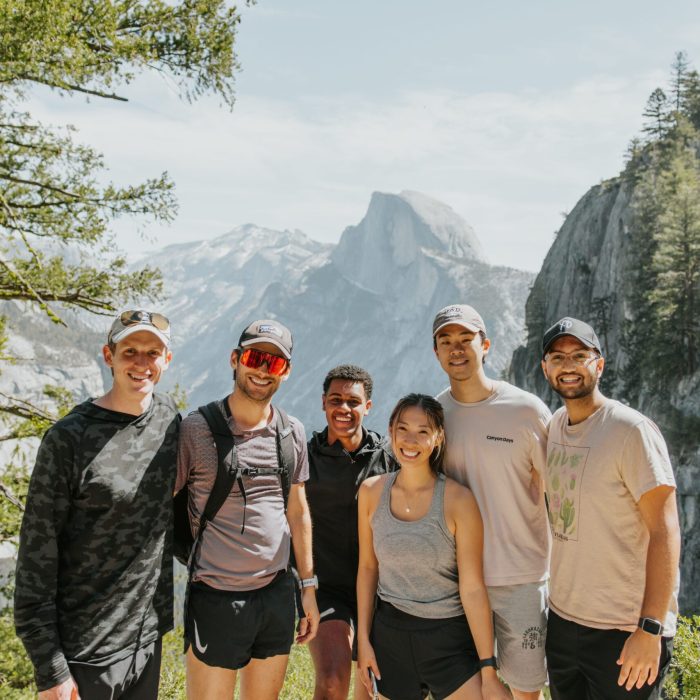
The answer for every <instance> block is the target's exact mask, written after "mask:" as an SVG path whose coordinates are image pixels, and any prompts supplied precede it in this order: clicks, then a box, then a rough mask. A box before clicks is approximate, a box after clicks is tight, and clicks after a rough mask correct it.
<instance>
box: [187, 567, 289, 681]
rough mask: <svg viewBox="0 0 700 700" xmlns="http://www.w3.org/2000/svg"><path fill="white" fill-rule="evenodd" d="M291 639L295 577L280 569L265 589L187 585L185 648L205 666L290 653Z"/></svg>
mask: <svg viewBox="0 0 700 700" xmlns="http://www.w3.org/2000/svg"><path fill="white" fill-rule="evenodd" d="M293 642H294V578H293V576H292V574H291V572H287V571H280V572H279V573H278V574H277V576H276V577H275V578H274V579H273V580H272V581H271V582H270V583H269V584H268V585H267V586H264V587H263V588H258V589H256V590H254V591H222V590H219V589H217V588H212V587H211V586H207V585H206V584H205V583H202V582H201V581H196V582H194V583H192V584H191V585H190V591H189V598H188V602H187V610H186V614H185V651H187V648H188V647H189V646H192V653H193V654H194V655H195V656H196V657H197V658H198V659H199V660H200V661H202V662H203V663H205V664H207V666H218V667H220V668H229V669H232V670H236V669H239V668H243V666H245V665H246V664H247V663H248V662H249V661H250V660H251V659H266V658H268V657H270V656H278V655H280V654H289V650H290V649H291V646H292V643H293Z"/></svg>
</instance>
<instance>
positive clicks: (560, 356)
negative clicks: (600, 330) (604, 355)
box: [545, 350, 600, 367]
mask: <svg viewBox="0 0 700 700" xmlns="http://www.w3.org/2000/svg"><path fill="white" fill-rule="evenodd" d="M599 357H600V355H598V353H594V352H592V351H591V350H577V351H576V352H549V353H547V355H546V356H545V360H546V361H547V362H548V363H549V364H550V365H552V366H553V367H562V366H563V365H564V364H565V363H566V361H567V360H571V361H572V362H573V363H574V364H575V365H586V364H588V363H589V362H590V361H591V360H597V359H598V358H599Z"/></svg>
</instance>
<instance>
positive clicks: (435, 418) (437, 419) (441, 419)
mask: <svg viewBox="0 0 700 700" xmlns="http://www.w3.org/2000/svg"><path fill="white" fill-rule="evenodd" d="M412 406H415V407H416V408H420V409H421V411H423V413H425V415H426V416H427V418H428V425H429V426H430V427H431V428H432V429H433V430H434V431H435V432H436V433H437V434H438V437H439V438H440V440H439V442H438V444H437V445H436V446H435V448H434V449H433V451H432V452H431V454H430V458H429V459H428V464H430V468H431V469H432V470H433V472H435V473H436V474H441V473H442V472H443V468H442V463H443V461H444V459H445V449H444V448H445V414H444V412H443V410H442V405H441V404H440V402H439V401H436V400H435V399H434V398H433V397H432V396H428V395H427V394H406V396H404V397H403V398H402V399H399V402H398V403H397V404H396V406H394V410H393V411H392V412H391V416H390V418H389V430H390V431H391V430H392V429H393V427H394V425H395V424H396V423H397V422H398V420H399V419H400V418H401V414H402V413H403V412H404V411H405V410H406V409H407V408H411V407H412Z"/></svg>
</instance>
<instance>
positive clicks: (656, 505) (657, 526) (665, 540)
mask: <svg viewBox="0 0 700 700" xmlns="http://www.w3.org/2000/svg"><path fill="white" fill-rule="evenodd" d="M637 506H638V507H639V512H640V514H641V516H642V519H643V520H644V524H645V525H646V527H647V529H648V530H649V548H648V549H647V559H646V579H645V587H644V598H643V601H642V609H641V613H640V617H650V618H653V619H654V620H659V621H660V622H661V623H662V624H663V621H664V619H665V617H666V613H667V612H668V607H669V603H670V600H671V595H672V594H673V589H674V586H675V582H676V575H677V572H678V560H679V557H680V525H679V522H678V511H677V507H676V490H675V488H674V487H673V486H657V487H656V488H653V489H651V490H649V491H647V492H646V493H645V494H643V495H642V497H641V498H640V499H639V501H638V503H637ZM660 656H661V638H660V637H658V636H656V635H652V634H649V633H648V632H644V631H643V630H641V629H636V630H635V631H634V632H633V633H632V634H631V635H630V636H629V637H628V638H627V641H626V642H625V645H624V646H623V647H622V652H621V653H620V658H619V659H618V660H617V663H618V665H620V666H621V668H620V675H619V677H618V680H617V683H618V685H624V686H625V688H626V689H627V690H631V689H632V688H634V687H637V688H641V687H642V686H643V685H644V684H645V683H648V684H649V685H651V684H652V683H654V681H655V680H656V676H657V675H658V672H659V658H660Z"/></svg>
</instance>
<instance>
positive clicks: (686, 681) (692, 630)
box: [665, 615, 700, 698]
mask: <svg viewBox="0 0 700 700" xmlns="http://www.w3.org/2000/svg"><path fill="white" fill-rule="evenodd" d="M665 690H666V695H667V697H669V698H700V616H698V615H694V616H693V617H692V618H686V617H680V618H679V619H678V632H677V633H676V638H675V640H674V644H673V659H672V660H671V668H670V670H669V672H668V676H667V680H666V685H665Z"/></svg>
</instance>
